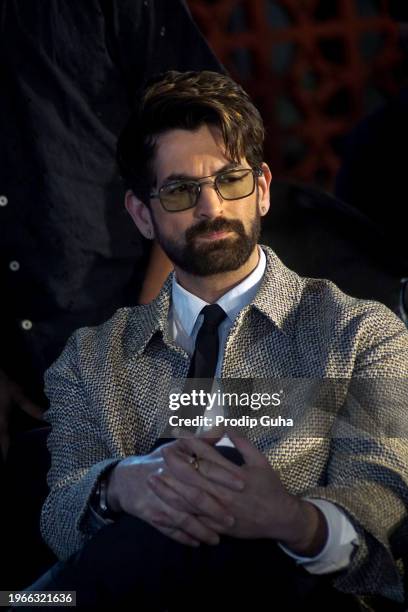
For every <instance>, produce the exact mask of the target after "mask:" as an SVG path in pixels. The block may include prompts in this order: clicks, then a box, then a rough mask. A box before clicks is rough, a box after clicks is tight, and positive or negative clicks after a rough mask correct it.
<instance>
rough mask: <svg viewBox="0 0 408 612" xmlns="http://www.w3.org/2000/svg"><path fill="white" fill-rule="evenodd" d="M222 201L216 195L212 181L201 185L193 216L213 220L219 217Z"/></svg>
mask: <svg viewBox="0 0 408 612" xmlns="http://www.w3.org/2000/svg"><path fill="white" fill-rule="evenodd" d="M222 207H223V199H222V197H221V196H220V195H219V194H218V193H217V191H216V189H215V185H214V182H213V181H205V182H203V183H201V191H200V196H199V198H198V202H197V204H196V207H195V215H196V217H197V218H199V219H213V218H215V217H219V216H220V212H221V211H222Z"/></svg>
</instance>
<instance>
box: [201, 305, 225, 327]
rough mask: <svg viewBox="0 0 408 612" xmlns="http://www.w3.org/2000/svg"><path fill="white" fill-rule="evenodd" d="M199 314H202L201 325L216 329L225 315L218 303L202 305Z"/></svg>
mask: <svg viewBox="0 0 408 612" xmlns="http://www.w3.org/2000/svg"><path fill="white" fill-rule="evenodd" d="M200 314H202V315H204V321H203V327H204V325H205V326H206V327H207V328H211V329H216V328H217V327H218V326H219V325H220V323H222V322H223V321H224V319H225V317H226V316H227V314H226V312H225V310H223V309H222V308H221V306H219V305H218V304H210V305H209V306H204V308H203V309H202V311H201V313H200Z"/></svg>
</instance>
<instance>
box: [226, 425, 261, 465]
mask: <svg viewBox="0 0 408 612" xmlns="http://www.w3.org/2000/svg"><path fill="white" fill-rule="evenodd" d="M228 437H229V438H230V440H231V442H233V444H234V446H235V447H236V449H237V450H239V452H240V453H241V455H242V457H243V459H244V461H245V464H246V465H248V466H254V467H255V466H256V467H265V465H269V463H268V460H267V458H266V457H265V455H263V454H262V453H261V451H259V450H258V449H257V448H256V446H254V445H253V444H252V442H250V441H249V440H248V439H247V438H244V437H242V436H240V435H238V434H237V433H236V432H235V431H228Z"/></svg>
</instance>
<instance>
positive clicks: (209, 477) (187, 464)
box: [163, 448, 245, 493]
mask: <svg viewBox="0 0 408 612" xmlns="http://www.w3.org/2000/svg"><path fill="white" fill-rule="evenodd" d="M192 454H193V453H191V454H190V453H188V454H186V453H184V452H179V451H178V450H177V449H176V448H173V449H167V450H166V451H164V452H163V458H164V461H165V463H166V465H167V467H168V468H169V470H170V472H171V473H172V474H173V475H174V476H175V477H176V478H177V479H178V480H181V481H182V482H184V483H185V484H189V485H192V486H195V487H198V488H201V489H204V490H206V491H208V492H210V493H211V488H210V483H211V482H212V483H214V484H219V485H222V486H224V487H227V488H228V489H231V490H232V491H242V490H243V489H244V487H245V481H244V480H243V478H244V477H245V476H244V473H243V472H242V471H240V468H237V466H235V465H234V464H233V463H231V464H230V465H228V463H229V462H227V466H226V467H225V466H221V465H219V464H218V463H214V462H212V461H211V460H206V459H204V458H203V457H202V456H201V455H199V454H198V453H197V457H198V469H195V468H194V466H193V464H192V463H191V455H192ZM194 454H195V453H194ZM230 466H232V467H230ZM232 468H233V469H232ZM235 468H237V469H235Z"/></svg>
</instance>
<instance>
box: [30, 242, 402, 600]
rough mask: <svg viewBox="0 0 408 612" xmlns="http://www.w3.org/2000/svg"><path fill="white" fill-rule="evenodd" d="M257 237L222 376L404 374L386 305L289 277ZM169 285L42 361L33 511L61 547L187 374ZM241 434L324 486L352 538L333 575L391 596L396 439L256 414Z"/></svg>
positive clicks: (147, 443)
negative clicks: (44, 401)
mask: <svg viewBox="0 0 408 612" xmlns="http://www.w3.org/2000/svg"><path fill="white" fill-rule="evenodd" d="M263 248H264V251H265V253H266V256H267V268H266V271H265V275H264V279H263V282H262V285H261V287H260V289H259V291H258V293H257V295H256V297H255V299H254V300H253V302H252V303H251V304H250V305H249V306H247V307H245V308H244V309H243V310H242V311H241V312H240V313H239V315H238V317H237V318H236V320H235V323H234V325H233V327H232V328H231V331H230V333H229V336H228V339H227V342H226V346H225V354H224V360H223V364H222V377H224V378H249V379H250V378H258V377H262V378H271V379H272V378H279V377H280V378H285V379H289V378H293V379H296V378H304V379H320V378H322V379H325V378H333V379H352V378H362V379H363V378H369V379H372V380H373V383H374V382H376V381H377V380H380V381H381V380H384V381H385V382H386V383H387V384H389V382H390V379H391V378H393V379H395V380H401V379H407V374H408V333H407V330H406V329H405V327H404V325H403V323H402V322H401V321H400V320H399V319H398V318H397V317H396V316H395V315H393V314H392V313H391V311H389V310H388V309H387V308H386V307H385V306H383V305H381V304H378V303H375V302H369V301H360V300H356V299H354V298H351V297H349V296H347V295H345V294H343V293H342V292H341V291H340V290H339V289H338V288H337V287H336V286H335V285H334V284H333V283H331V282H329V281H326V280H317V279H307V278H301V277H299V276H298V275H297V274H295V273H294V272H292V271H290V270H288V269H287V268H286V267H285V266H284V265H283V264H282V262H281V261H280V260H279V259H278V258H277V256H276V255H275V254H274V253H273V252H272V251H271V250H270V249H268V248H267V247H263ZM170 296H171V278H169V279H168V280H167V282H166V284H165V285H164V287H163V289H162V291H161V293H160V295H159V296H158V297H157V299H156V300H155V301H154V302H152V303H151V304H149V305H145V306H138V307H136V308H123V309H120V310H119V311H117V313H116V314H115V315H114V316H113V317H112V319H110V320H109V321H108V322H106V323H105V324H103V325H102V326H100V327H97V328H84V329H81V330H79V331H77V332H76V333H75V334H74V335H73V336H72V337H71V338H70V341H69V342H68V344H67V346H66V348H65V350H64V352H63V354H62V355H61V357H60V358H59V360H58V361H57V362H56V363H55V364H54V365H53V366H52V367H51V368H50V369H49V370H48V372H47V374H46V391H47V394H48V396H49V399H50V405H51V407H50V409H49V410H48V412H47V413H46V418H47V420H49V422H50V423H51V425H52V432H51V434H50V436H49V439H48V444H49V448H50V451H51V454H52V466H51V470H50V472H49V485H50V489H51V490H50V494H49V496H48V498H47V500H46V503H45V505H44V508H43V512H42V521H41V522H42V532H43V535H44V538H45V540H46V541H47V543H48V544H49V545H50V547H51V548H52V549H53V550H54V551H55V553H56V554H57V555H58V556H59V557H60V558H61V559H67V558H68V557H69V556H70V555H71V554H72V553H74V552H75V551H77V550H78V549H79V548H80V547H81V546H83V544H84V543H85V542H86V541H87V539H88V538H90V537H92V535H93V533H94V531H95V525H94V523H93V522H92V518H91V516H90V513H89V511H88V504H89V500H90V497H91V495H92V493H93V491H94V489H95V487H96V485H97V481H98V478H99V477H100V476H101V474H102V473H103V472H104V471H105V470H106V469H107V468H108V467H110V466H111V465H113V464H114V463H115V462H117V461H119V460H120V459H122V458H123V457H126V456H128V455H132V454H136V455H139V454H144V453H146V452H147V451H148V450H149V449H150V448H151V446H152V445H153V444H154V442H155V440H156V439H157V437H158V436H159V435H160V432H161V430H162V422H161V414H162V412H163V409H162V404H161V401H162V395H161V390H162V388H163V387H165V385H166V382H167V381H168V380H171V379H172V378H185V377H186V375H187V372H188V369H189V357H188V355H187V354H186V353H185V352H184V351H183V350H182V349H180V348H179V347H177V346H175V345H174V343H172V342H171V340H170V339H169V336H168V312H169V307H170ZM374 379H375V380H374ZM302 399H303V398H302V397H300V398H299V410H300V411H301V409H302ZM399 400H400V403H397V408H398V410H397V413H396V415H395V417H396V418H398V419H400V420H401V422H402V421H405V420H406V418H407V413H408V411H407V398H406V396H403V397H401V398H399ZM372 401H375V397H374V396H373V398H372ZM368 408H369V409H370V407H368ZM378 409H379V408H378V406H376V407H375V410H378ZM380 409H382V410H384V411H386V410H388V407H387V406H384V407H381V406H380ZM313 418H314V417H313V414H311V415H309V414H307V415H305V419H306V420H307V421H309V420H311V419H313ZM247 435H248V438H249V439H250V440H252V442H253V443H254V444H255V445H256V446H257V447H258V448H259V449H260V450H261V451H262V452H263V453H264V454H265V455H266V456H267V458H268V460H269V461H270V464H271V466H272V467H273V468H274V469H276V470H277V471H278V473H279V474H280V477H281V479H282V482H283V483H284V485H285V486H286V487H287V488H288V490H289V491H291V492H292V493H295V494H301V495H304V496H309V497H317V498H321V499H327V500H329V501H331V502H333V503H335V504H337V505H338V506H339V507H340V508H341V509H342V510H343V511H344V512H345V513H346V514H347V516H348V517H349V518H350V519H351V520H352V522H353V525H354V526H355V528H356V530H357V531H358V535H359V538H360V542H361V543H360V546H359V548H358V550H357V552H356V554H355V555H354V557H353V559H352V561H351V564H350V566H349V567H348V568H347V570H346V571H344V572H342V573H341V574H338V575H337V576H335V577H334V580H335V586H336V587H337V588H339V589H340V590H345V591H347V592H352V593H356V594H359V593H360V594H362V593H381V594H382V595H384V596H386V597H390V598H393V599H396V600H398V599H401V598H402V586H401V580H400V576H399V572H398V569H397V565H396V563H395V558H394V556H393V554H392V553H393V552H394V553H395V554H397V552H398V551H397V548H398V546H401V545H403V544H404V543H406V540H404V539H403V535H404V529H406V522H407V510H406V508H407V504H408V486H407V484H408V483H407V480H408V443H407V440H406V439H404V438H391V437H384V436H382V437H378V436H377V437H373V436H371V437H370V436H364V437H357V436H353V437H349V438H346V437H335V438H332V439H330V438H329V437H327V436H326V437H317V436H316V437H312V436H309V437H306V436H300V437H288V438H283V439H279V440H277V439H275V437H274V436H273V435H272V434H271V435H266V434H265V432H260V431H258V430H257V429H256V428H255V429H251V430H248V432H247ZM405 535H406V532H405ZM271 571H273V568H271Z"/></svg>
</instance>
